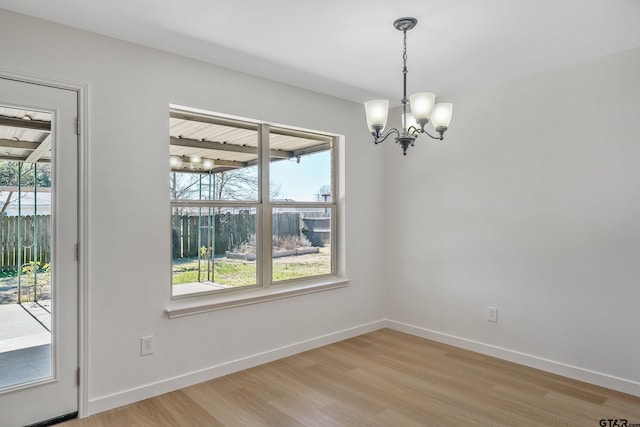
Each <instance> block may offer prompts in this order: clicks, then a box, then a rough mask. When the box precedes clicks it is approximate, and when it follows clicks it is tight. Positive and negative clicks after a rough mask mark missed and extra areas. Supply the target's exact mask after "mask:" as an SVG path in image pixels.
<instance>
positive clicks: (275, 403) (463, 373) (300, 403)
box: [65, 329, 640, 427]
mask: <svg viewBox="0 0 640 427" xmlns="http://www.w3.org/2000/svg"><path fill="white" fill-rule="evenodd" d="M601 419H626V420H627V422H628V424H634V423H640V398H638V397H633V396H630V395H626V394H623V393H618V392H615V391H611V390H608V389H605V388H602V387H597V386H593V385H589V384H585V383H582V382H579V381H574V380H570V379H566V378H563V377H559V376H556V375H552V374H548V373H544V372H541V371H538V370H535V369H531V368H527V367H523V366H520V365H516V364H513V363H509V362H505V361H501V360H498V359H495V358H492V357H488V356H483V355H480V354H477V353H473V352H469V351H466V350H461V349H458V348H455V347H450V346H447V345H443V344H439V343H435V342H432V341H428V340H424V339H422V338H417V337H414V336H411V335H407V334H403V333H400V332H396V331H392V330H389V329H382V330H379V331H376V332H372V333H369V334H366V335H362V336H359V337H356V338H352V339H349V340H346V341H342V342H339V343H336V344H332V345H329V346H326V347H322V348H319V349H316V350H312V351H308V352H306V353H302V354H299V355H296V356H291V357H287V358H285V359H281V360H278V361H275V362H272V363H269V364H266V365H262V366H259V367H256V368H252V369H249V370H246V371H242V372H238V373H236V374H233V375H228V376H226V377H222V378H218V379H215V380H212V381H208V382H205V383H202V384H198V385H195V386H191V387H188V388H185V389H182V390H178V391H175V392H172V393H168V394H165V395H162V396H159V397H155V398H153V399H148V400H145V401H143V402H139V403H135V404H132V405H129V406H125V407H122V408H118V409H114V410H112V411H108V412H104V413H101V414H97V415H94V416H92V417H90V418H86V419H82V420H73V421H70V422H68V423H65V427H72V426H92V427H94V426H95V427H111V426H114V427H115V426H118V427H121V426H154V427H157V426H221V425H222V426H279V427H280V426H437V425H442V426H462V425H464V426H473V425H490V426H520V425H523V426H527V425H530V426H550V425H554V426H555V425H570V426H594V427H597V426H599V425H601V424H599V423H600V420H601ZM618 424H622V423H621V422H619V423H618ZM607 425H609V424H607ZM611 425H613V424H611Z"/></svg>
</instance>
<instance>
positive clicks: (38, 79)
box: [0, 68, 89, 418]
mask: <svg viewBox="0 0 640 427" xmlns="http://www.w3.org/2000/svg"><path fill="white" fill-rule="evenodd" d="M0 77H2V78H4V79H9V80H15V81H19V82H23V83H31V84H37V85H41V86H49V87H52V88H57V89H65V90H71V91H74V92H76V93H77V94H78V97H77V98H78V120H79V123H78V127H79V132H78V244H79V248H78V258H79V259H78V272H77V274H78V302H77V304H78V319H77V322H78V369H79V375H78V417H80V418H83V417H86V416H88V415H89V414H88V413H87V409H88V404H89V387H88V380H89V372H88V371H89V369H88V368H89V364H88V361H89V339H88V338H89V335H88V334H89V331H88V324H89V323H88V318H89V316H88V315H89V313H88V312H89V295H88V289H89V287H88V286H87V283H88V260H89V248H88V245H87V242H88V239H87V237H88V231H89V227H88V225H89V224H88V222H89V221H88V215H87V213H88V209H89V206H88V201H89V197H88V196H89V192H88V190H89V188H88V187H89V185H88V183H89V182H88V181H89V174H88V168H87V166H88V164H89V162H88V160H89V150H88V148H89V144H88V141H89V85H88V84H87V83H79V82H74V81H69V80H62V79H58V78H54V77H49V76H43V75H38V74H32V73H26V72H22V71H16V70H11V69H6V68H0Z"/></svg>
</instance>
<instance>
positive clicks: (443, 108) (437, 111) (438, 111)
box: [431, 102, 453, 128]
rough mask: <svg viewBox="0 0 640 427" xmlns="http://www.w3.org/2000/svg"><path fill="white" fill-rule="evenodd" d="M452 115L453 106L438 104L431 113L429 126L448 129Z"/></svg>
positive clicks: (445, 103) (444, 103) (447, 103)
mask: <svg viewBox="0 0 640 427" xmlns="http://www.w3.org/2000/svg"><path fill="white" fill-rule="evenodd" d="M452 113H453V104H452V103H450V102H439V103H437V104H436V105H435V106H434V107H433V111H432V112H431V124H432V125H433V127H434V128H439V127H445V128H448V127H449V123H451V114H452Z"/></svg>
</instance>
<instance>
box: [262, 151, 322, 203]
mask: <svg viewBox="0 0 640 427" xmlns="http://www.w3.org/2000/svg"><path fill="white" fill-rule="evenodd" d="M269 167H270V171H269V172H270V174H271V184H272V185H274V184H275V185H279V186H280V193H279V195H278V198H279V199H292V200H295V201H296V202H315V201H317V194H318V191H319V190H320V188H321V187H323V186H325V185H331V156H330V151H324V152H321V153H315V154H311V155H308V156H303V157H302V158H301V159H300V163H297V162H296V161H294V160H285V161H281V162H273V163H271V164H270V166H269Z"/></svg>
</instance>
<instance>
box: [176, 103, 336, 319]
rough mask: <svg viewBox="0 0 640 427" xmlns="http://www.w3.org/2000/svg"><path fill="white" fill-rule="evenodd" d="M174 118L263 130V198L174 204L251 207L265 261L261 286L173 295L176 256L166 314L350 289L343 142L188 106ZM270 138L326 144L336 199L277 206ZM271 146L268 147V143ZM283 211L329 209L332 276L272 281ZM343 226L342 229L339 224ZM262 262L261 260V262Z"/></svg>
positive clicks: (332, 136)
mask: <svg viewBox="0 0 640 427" xmlns="http://www.w3.org/2000/svg"><path fill="white" fill-rule="evenodd" d="M170 115H171V117H175V118H187V117H194V116H196V117H197V118H198V120H199V121H203V122H210V123H214V124H222V123H224V124H225V125H233V126H238V127H240V128H245V127H246V126H250V127H252V128H253V129H255V128H256V127H257V131H258V164H259V174H258V188H259V192H258V198H257V200H255V201H233V200H170V207H171V210H172V209H173V208H174V207H177V206H200V207H219V206H223V207H245V206H246V207H252V208H256V210H257V224H256V234H257V235H256V240H257V241H256V243H257V245H258V246H259V247H260V248H261V252H262V257H261V258H262V261H260V262H257V263H256V284H254V285H247V286H242V287H240V288H229V289H218V290H211V291H203V292H194V293H190V294H183V295H174V294H173V289H174V288H173V286H175V285H173V280H172V266H173V257H172V255H170V259H171V262H170V268H169V273H170V280H169V282H170V292H169V294H170V299H169V300H170V304H169V307H168V308H166V310H165V312H166V314H167V316H168V317H169V318H174V317H181V316H185V315H190V314H197V313H202V312H208V311H214V310H221V309H226V308H231V307H238V306H243V305H249V304H255V303H260V302H264V301H271V300H274V299H280V298H288V297H292V296H296V295H304V294H308V293H315V292H320V291H325V290H330V289H336V288H341V287H345V286H347V285H348V283H349V279H347V278H346V276H345V275H344V271H345V268H344V252H343V244H344V242H342V240H344V229H345V227H344V224H342V222H344V214H343V206H342V205H343V203H344V197H343V196H342V193H343V189H344V187H343V186H342V182H341V179H340V178H341V176H342V175H343V174H344V170H343V169H344V167H343V164H341V163H339V162H340V161H341V160H342V153H343V151H344V147H343V145H344V137H343V136H341V135H337V134H331V133H328V132H318V131H313V130H306V129H301V128H296V127H292V126H286V125H278V124H272V123H267V122H260V121H256V120H251V119H243V118H236V117H231V116H228V115H223V114H218V113H209V112H203V111H202V110H193V109H189V108H187V107H178V106H174V105H172V106H171V108H170ZM270 134H278V135H291V136H303V137H305V138H308V139H317V140H319V141H327V144H330V146H331V151H330V152H331V162H330V163H331V186H332V192H333V194H332V198H331V201H330V202H286V201H272V200H271V198H270V165H271V161H270V154H271V151H270V150H271V146H270V144H269V142H270V140H269V136H270ZM265 142H266V143H265ZM282 207H319V208H322V207H326V208H330V209H331V272H330V273H328V274H322V275H315V276H309V277H301V278H294V279H288V280H281V281H275V282H274V281H273V277H272V274H273V269H272V265H273V262H272V260H273V258H272V256H273V253H272V250H273V248H272V237H271V233H272V224H273V210H274V209H277V208H282ZM338 222H340V223H341V224H338ZM259 259H260V258H259Z"/></svg>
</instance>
